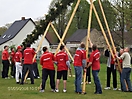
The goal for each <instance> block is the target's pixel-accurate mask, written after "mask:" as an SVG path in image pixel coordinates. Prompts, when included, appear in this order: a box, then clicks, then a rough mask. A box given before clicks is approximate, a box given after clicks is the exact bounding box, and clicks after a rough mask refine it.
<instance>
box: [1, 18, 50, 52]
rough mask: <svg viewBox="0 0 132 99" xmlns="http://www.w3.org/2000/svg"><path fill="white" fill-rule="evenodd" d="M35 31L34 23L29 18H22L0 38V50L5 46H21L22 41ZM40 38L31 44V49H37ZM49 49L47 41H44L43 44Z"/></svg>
mask: <svg viewBox="0 0 132 99" xmlns="http://www.w3.org/2000/svg"><path fill="white" fill-rule="evenodd" d="M34 29H35V23H34V22H33V20H32V19H31V18H29V19H25V17H22V18H21V20H17V21H15V22H14V23H13V24H12V25H11V26H10V27H9V29H8V30H7V31H6V32H5V33H4V34H3V35H2V36H1V37H0V50H3V48H4V46H5V45H8V46H12V45H15V46H16V47H17V46H18V45H20V44H22V42H23V40H24V39H25V38H26V37H27V35H29V34H31V33H32V31H33V30H34ZM40 39H41V36H39V39H38V40H37V41H35V43H34V44H32V47H34V48H37V47H38V45H39V42H40ZM42 45H45V46H48V47H49V45H50V44H49V41H48V40H47V39H44V41H43V44H42Z"/></svg>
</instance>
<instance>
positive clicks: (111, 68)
mask: <svg viewBox="0 0 132 99" xmlns="http://www.w3.org/2000/svg"><path fill="white" fill-rule="evenodd" d="M105 56H106V57H108V60H107V84H106V88H104V89H105V90H109V89H111V88H110V79H111V73H112V76H113V90H117V75H116V65H115V59H114V58H113V57H112V55H111V53H110V51H109V50H108V49H106V50H105Z"/></svg>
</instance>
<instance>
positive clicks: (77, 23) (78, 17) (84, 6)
mask: <svg viewBox="0 0 132 99" xmlns="http://www.w3.org/2000/svg"><path fill="white" fill-rule="evenodd" d="M76 1H77V0H76ZM76 1H75V2H76ZM75 2H74V3H73V5H72V7H71V9H72V10H71V11H70V13H69V16H70V15H71V13H72V12H73V9H74V7H75ZM94 5H95V7H96V10H97V12H98V15H99V17H100V20H101V22H102V25H103V27H104V30H106V26H105V23H104V19H103V16H102V13H101V10H100V6H99V3H98V1H95V2H94ZM102 5H103V8H104V12H105V14H106V18H107V21H108V24H109V27H110V29H114V28H115V24H116V21H115V20H116V17H115V16H116V14H115V13H116V12H115V10H114V9H113V8H112V6H111V4H110V2H109V1H108V0H103V1H102ZM89 9H90V4H89V3H88V2H87V1H86V0H81V2H80V5H79V7H78V10H77V12H76V14H75V17H74V19H73V22H72V24H71V27H70V29H69V34H68V36H70V35H71V34H73V33H74V32H75V31H76V30H77V29H87V27H88V17H89ZM91 28H96V29H97V30H99V31H100V30H101V29H100V26H99V24H98V21H97V19H96V16H95V14H94V11H93V14H92V25H91Z"/></svg>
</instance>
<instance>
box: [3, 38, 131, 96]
mask: <svg viewBox="0 0 132 99" xmlns="http://www.w3.org/2000/svg"><path fill="white" fill-rule="evenodd" d="M89 42H90V46H91V48H92V52H91V54H90V57H89V59H87V57H86V50H85V44H84V43H83V42H82V43H81V44H80V46H79V47H78V48H77V50H76V52H75V55H74V62H73V66H74V70H75V93H77V94H82V93H83V94H86V93H85V92H82V88H81V82H82V75H83V72H84V73H86V72H87V73H86V74H88V76H90V72H89V70H90V67H91V68H92V76H93V80H94V84H95V92H94V94H102V87H101V83H100V79H99V77H98V74H99V71H100V55H101V54H100V52H99V50H98V48H97V46H96V45H95V44H92V43H91V41H90V40H89ZM42 50H43V54H42V55H41V57H40V65H41V66H42V84H41V88H40V92H44V91H45V86H46V81H47V78H48V76H49V78H50V86H51V91H53V92H59V83H60V79H61V78H62V77H63V92H67V89H66V85H67V74H68V69H69V70H70V71H71V66H70V61H69V58H68V55H67V53H66V52H65V46H63V45H61V46H60V51H59V52H58V53H57V54H56V55H54V54H53V53H51V52H49V51H48V48H47V47H46V46H45V47H43V49H42ZM128 52H129V48H125V49H121V50H120V53H119V54H116V53H114V57H112V56H111V53H110V51H109V50H106V51H105V56H107V57H109V58H108V63H107V85H106V88H105V89H110V78H111V73H112V74H113V90H117V78H116V69H117V59H118V60H119V61H120V64H121V66H122V71H121V72H120V82H121V90H122V91H123V92H132V88H131V82H130V73H131V62H130V61H131V57H130V55H129V53H128ZM35 54H36V53H35V49H32V48H30V44H27V47H26V49H25V50H24V51H23V52H22V47H21V46H18V47H17V52H16V53H15V52H14V50H13V49H12V52H11V61H12V62H14V63H13V64H12V66H14V65H15V66H14V67H15V68H16V72H15V73H16V74H15V78H16V83H20V84H24V78H25V75H26V72H27V70H29V76H30V78H31V84H34V74H35V75H37V73H36V72H37V71H38V68H37V66H36V65H37V63H36V61H34V60H33V59H34V58H33V57H34V55H35ZM2 63H3V73H2V77H3V78H8V70H9V54H8V46H5V47H4V51H3V52H2ZM54 64H55V65H56V66H57V79H56V82H55V67H54V66H55V65H54ZM34 67H35V68H34ZM11 70H14V69H11ZM13 72H14V71H12V74H14V73H13ZM19 74H21V76H22V77H21V82H20V80H19ZM13 76H14V75H13ZM37 76H39V75H37ZM88 82H89V83H91V79H90V80H89V81H88ZM83 83H85V82H83ZM126 85H127V86H126ZM127 87H128V88H127Z"/></svg>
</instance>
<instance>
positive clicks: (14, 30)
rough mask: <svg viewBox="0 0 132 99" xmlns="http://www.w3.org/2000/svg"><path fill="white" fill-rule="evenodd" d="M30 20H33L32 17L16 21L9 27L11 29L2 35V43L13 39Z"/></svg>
mask: <svg viewBox="0 0 132 99" xmlns="http://www.w3.org/2000/svg"><path fill="white" fill-rule="evenodd" d="M28 21H32V19H31V18H29V19H25V20H18V21H15V22H14V23H13V24H12V25H11V26H10V27H9V29H8V30H7V31H6V32H5V33H4V34H3V35H2V36H1V37H0V45H1V44H3V43H5V42H7V41H9V40H11V39H13V38H14V37H15V36H16V35H17V34H18V33H19V31H21V29H22V28H23V27H24V26H25V25H26V24H27V22H28ZM32 22H33V21H32ZM33 23H34V22H33ZM34 25H35V23H34Z"/></svg>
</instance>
